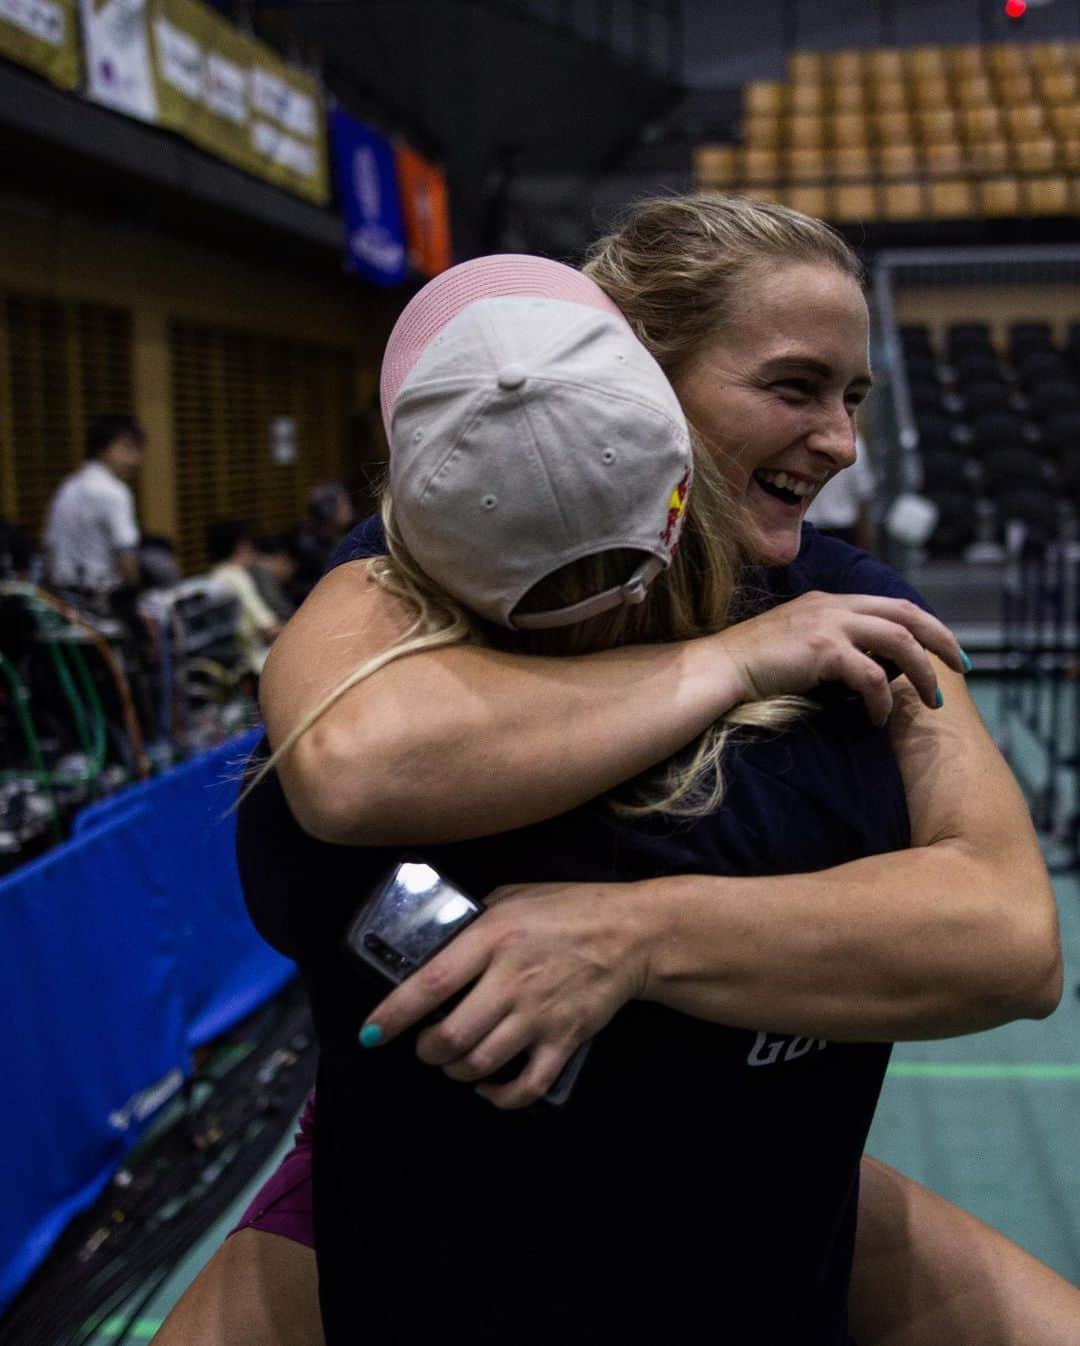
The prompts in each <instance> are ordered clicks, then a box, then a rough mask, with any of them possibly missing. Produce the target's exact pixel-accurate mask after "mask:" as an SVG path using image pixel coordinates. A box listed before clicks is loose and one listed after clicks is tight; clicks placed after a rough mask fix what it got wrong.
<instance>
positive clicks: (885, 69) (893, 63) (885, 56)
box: [866, 47, 904, 81]
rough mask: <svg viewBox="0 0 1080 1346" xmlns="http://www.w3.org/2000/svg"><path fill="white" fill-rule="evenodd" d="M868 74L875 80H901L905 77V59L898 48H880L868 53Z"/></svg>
mask: <svg viewBox="0 0 1080 1346" xmlns="http://www.w3.org/2000/svg"><path fill="white" fill-rule="evenodd" d="M866 67H867V71H868V73H869V74H870V75H871V76H872V77H873V78H874V79H875V80H879V81H880V80H900V79H903V77H904V58H903V56H902V55H901V54H900V51H899V50H898V49H897V48H896V47H879V48H878V49H877V51H869V52H867V53H866Z"/></svg>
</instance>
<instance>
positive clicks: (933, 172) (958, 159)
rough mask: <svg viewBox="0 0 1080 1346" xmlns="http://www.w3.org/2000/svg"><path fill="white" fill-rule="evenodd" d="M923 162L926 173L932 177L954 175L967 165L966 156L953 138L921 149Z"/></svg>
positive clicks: (962, 171) (962, 170) (964, 169)
mask: <svg viewBox="0 0 1080 1346" xmlns="http://www.w3.org/2000/svg"><path fill="white" fill-rule="evenodd" d="M923 162H924V164H925V165H926V171H927V173H928V174H929V175H930V176H931V177H934V178H950V177H955V176H956V175H957V174H958V173H964V172H965V171H966V169H967V167H968V161H967V156H966V154H965V153H964V151H963V149H961V147H960V145H959V144H957V142H956V141H955V140H949V141H943V142H942V143H941V144H939V145H927V146H926V147H925V148H924V149H923Z"/></svg>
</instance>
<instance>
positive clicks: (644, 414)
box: [380, 254, 693, 628]
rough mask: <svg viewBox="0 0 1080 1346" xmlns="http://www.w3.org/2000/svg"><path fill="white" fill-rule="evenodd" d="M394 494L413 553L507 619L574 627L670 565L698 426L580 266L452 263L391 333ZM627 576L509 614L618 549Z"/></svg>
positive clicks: (639, 593) (386, 385)
mask: <svg viewBox="0 0 1080 1346" xmlns="http://www.w3.org/2000/svg"><path fill="white" fill-rule="evenodd" d="M380 391H381V397H382V412H383V421H384V423H385V425H386V430H387V438H388V439H389V441H390V491H391V496H392V499H393V502H394V514H395V518H396V520H397V524H398V527H399V528H400V530H401V534H402V537H403V538H404V540H405V543H406V545H407V546H408V548H409V550H410V552H411V553H412V555H413V556H414V557H415V559H416V561H417V562H418V563H419V564H420V566H421V567H422V568H423V569H424V570H425V571H426V572H427V574H429V575H430V576H431V577H432V579H434V580H436V581H437V582H438V583H439V584H441V585H442V586H443V588H445V589H446V590H447V591H448V592H449V593H451V594H453V595H454V597H455V598H457V599H458V600H459V601H460V602H462V603H464V604H465V606H466V607H469V608H471V609H472V610H473V611H475V612H477V613H479V614H481V615H482V616H484V617H487V618H488V619H489V620H491V621H493V622H497V623H498V624H499V625H501V626H506V627H519V628H526V627H529V628H535V627H554V626H567V625H571V624H572V623H574V622H579V621H583V620H585V618H587V617H592V616H595V615H597V614H598V613H601V612H605V611H607V610H609V609H610V608H614V607H617V606H618V605H619V604H621V603H638V602H641V600H642V599H643V598H644V597H645V593H646V588H647V586H648V584H649V583H650V582H651V581H652V579H654V578H655V576H656V575H658V574H659V573H660V572H661V571H662V570H663V569H665V568H666V567H667V566H669V565H670V564H671V559H672V557H673V556H674V554H675V550H676V548H677V546H678V540H679V535H680V533H681V531H682V524H683V519H684V514H685V509H686V501H687V496H688V492H689V489H690V483H691V478H692V471H693V468H692V457H691V449H690V436H689V432H688V430H687V426H686V419H685V417H684V416H683V412H682V409H681V407H680V406H679V402H678V399H677V398H676V396H675V393H674V391H673V389H672V387H671V384H670V383H669V382H668V380H667V377H666V376H665V375H664V373H663V371H662V370H661V369H660V366H659V365H658V364H657V363H656V361H655V360H654V359H653V358H652V356H651V355H650V354H649V353H648V351H646V349H645V347H644V346H643V345H642V344H641V343H640V342H639V341H638V340H637V338H636V337H635V336H634V334H633V332H632V331H631V329H630V327H629V325H628V323H627V322H626V320H625V319H624V318H623V316H622V314H621V313H620V312H619V310H618V309H617V308H616V307H615V305H614V304H613V303H612V302H611V300H610V299H608V297H607V296H606V295H605V294H604V293H603V291H602V290H601V289H600V288H599V287H598V286H597V285H595V284H594V283H593V282H592V281H591V280H590V279H589V278H588V277H587V276H584V275H582V274H581V272H579V271H575V270H574V269H573V268H572V267H568V266H564V265H563V264H562V263H560V262H552V261H549V260H547V259H545V258H542V257H527V256H518V255H513V254H508V255H505V256H495V257H481V258H478V259H476V260H475V261H471V262H465V263H463V264H462V265H460V266H456V267H452V268H451V269H450V270H449V271H444V272H443V273H442V274H441V275H439V276H437V277H436V278H435V279H434V280H433V281H431V282H430V283H429V284H428V285H426V286H425V287H424V288H423V289H422V290H421V291H420V292H419V293H418V294H417V295H415V296H414V298H413V299H412V300H411V301H410V303H409V304H408V306H407V307H406V308H405V311H404V312H403V313H402V315H401V317H400V318H399V319H398V321H397V323H396V325H395V327H394V330H393V332H392V333H391V335H390V340H389V342H388V343H387V348H386V354H385V357H384V360H383V368H382V380H381V390H380ZM624 547H625V548H632V549H634V550H637V551H641V552H643V553H645V555H646V558H647V559H645V560H644V561H643V562H642V564H641V565H640V566H639V567H638V569H637V570H636V571H635V573H634V574H633V575H632V576H631V577H630V579H629V580H627V581H626V583H624V584H621V585H619V586H617V587H615V588H612V589H608V590H605V591H604V592H603V593H598V594H594V595H590V596H589V597H588V598H586V599H585V600H583V601H582V602H580V603H575V604H574V605H573V606H571V607H564V608H560V609H559V610H557V611H553V612H541V613H529V614H521V615H518V616H515V615H514V609H515V608H516V606H517V604H518V603H519V602H520V601H521V599H522V598H523V597H524V595H525V594H526V593H527V592H528V591H529V590H530V589H531V588H532V587H533V586H534V585H535V584H537V583H538V582H539V581H540V580H542V579H544V578H545V577H546V576H547V575H550V574H551V573H552V572H553V571H555V570H558V569H559V568H560V567H562V566H564V565H567V564H569V563H570V562H572V561H575V560H578V559H580V558H582V557H585V556H589V555H593V554H596V553H599V552H604V551H608V550H611V549H612V548H624Z"/></svg>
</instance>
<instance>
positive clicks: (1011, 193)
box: [979, 178, 1021, 215]
mask: <svg viewBox="0 0 1080 1346" xmlns="http://www.w3.org/2000/svg"><path fill="white" fill-rule="evenodd" d="M1020 199H1021V198H1020V182H1019V179H1018V178H984V179H983V180H982V181H981V182H980V183H979V205H980V206H981V208H982V213H983V214H984V215H1019V214H1020Z"/></svg>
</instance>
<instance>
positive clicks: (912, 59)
mask: <svg viewBox="0 0 1080 1346" xmlns="http://www.w3.org/2000/svg"><path fill="white" fill-rule="evenodd" d="M907 68H908V74H910V75H911V77H912V78H913V79H919V78H920V77H922V76H924V75H944V74H945V69H946V67H945V53H944V51H943V50H942V49H941V48H940V47H911V48H909V50H908V52H907Z"/></svg>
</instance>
